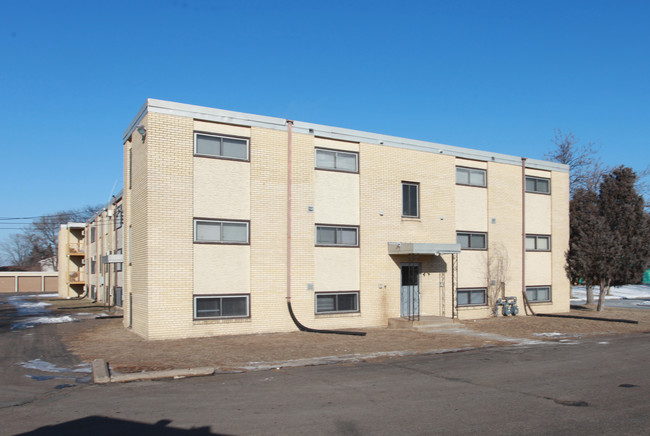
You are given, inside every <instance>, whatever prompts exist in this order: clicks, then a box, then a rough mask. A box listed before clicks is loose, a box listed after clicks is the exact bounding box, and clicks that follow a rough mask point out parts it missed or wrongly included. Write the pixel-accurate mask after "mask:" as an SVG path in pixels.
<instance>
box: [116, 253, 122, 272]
mask: <svg viewBox="0 0 650 436" xmlns="http://www.w3.org/2000/svg"><path fill="white" fill-rule="evenodd" d="M115 254H122V249H121V248H120V249H119V250H115ZM122 265H123V264H122V262H117V263H116V264H115V272H120V271H122Z"/></svg>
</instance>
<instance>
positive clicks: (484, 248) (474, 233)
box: [456, 230, 488, 251]
mask: <svg viewBox="0 0 650 436" xmlns="http://www.w3.org/2000/svg"><path fill="white" fill-rule="evenodd" d="M460 234H463V235H469V243H470V246H469V247H463V246H462V244H461V247H460V249H461V250H473V251H486V250H487V247H488V234H487V232H470V231H466V230H457V231H456V243H457V244H458V235H460ZM472 235H482V236H485V246H484V247H480V248H473V247H472V246H471V244H472Z"/></svg>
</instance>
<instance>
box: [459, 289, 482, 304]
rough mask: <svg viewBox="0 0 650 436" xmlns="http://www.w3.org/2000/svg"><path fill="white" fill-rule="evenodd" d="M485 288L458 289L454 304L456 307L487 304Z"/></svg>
mask: <svg viewBox="0 0 650 436" xmlns="http://www.w3.org/2000/svg"><path fill="white" fill-rule="evenodd" d="M486 294H487V291H486V289H485V288H477V289H458V290H457V291H456V303H457V305H458V306H485V305H486V304H487V297H486Z"/></svg>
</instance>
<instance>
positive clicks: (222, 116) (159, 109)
mask: <svg viewBox="0 0 650 436" xmlns="http://www.w3.org/2000/svg"><path fill="white" fill-rule="evenodd" d="M148 112H152V113H161V114H168V115H177V116H183V117H189V118H193V119H197V120H205V121H213V122H217V123H225V124H235V125H239V126H246V127H264V128H267V129H273V130H282V131H286V130H287V120H286V119H284V118H276V117H269V116H265V115H254V114H247V113H243V112H233V111H227V110H223V109H214V108H208V107H203V106H194V105H190V104H184V103H175V102H171V101H165V100H156V99H153V98H148V99H147V100H146V101H145V103H144V105H142V107H141V108H140V110H139V111H138V113H137V115H136V116H135V118H134V119H133V120H132V121H131V123H130V124H129V126H128V127H127V129H126V131H125V132H124V135H123V136H122V140H123V142H126V141H127V140H128V139H129V138H130V137H131V135H132V134H133V132H134V131H135V129H136V127H137V125H138V124H139V123H140V122H141V121H142V119H143V118H144V116H145V115H146V114H147V113H148ZM293 131H294V132H297V133H304V134H309V135H314V136H318V137H323V138H331V139H338V140H342V141H350V142H364V143H366V144H376V145H380V146H385V147H396V148H404V149H408V150H416V151H423V152H427V153H437V154H446V155H450V156H454V157H459V158H464V159H472V160H478V161H484V162H498V163H504V164H510V165H517V166H521V159H522V158H521V157H520V156H512V155H507V154H500V153H492V152H488V151H481V150H474V149H471V148H463V147H456V146H453V145H444V144H438V143H435V142H427V141H420V140H417V139H407V138H400V137H397V136H389V135H382V134H379V133H370V132H363V131H360V130H352V129H345V128H342V127H331V126H325V125H321V124H313V123H306V122H302V121H294V122H293ZM526 168H533V169H540V170H547V171H562V172H569V166H568V165H564V164H560V163H557V162H550V161H545V160H538V159H527V160H526Z"/></svg>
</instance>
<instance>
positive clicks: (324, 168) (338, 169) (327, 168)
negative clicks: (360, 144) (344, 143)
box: [314, 147, 359, 174]
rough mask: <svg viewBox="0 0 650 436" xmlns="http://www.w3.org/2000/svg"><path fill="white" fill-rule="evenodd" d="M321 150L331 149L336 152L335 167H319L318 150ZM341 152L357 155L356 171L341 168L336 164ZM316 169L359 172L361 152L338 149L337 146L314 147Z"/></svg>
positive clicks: (350, 172)
mask: <svg viewBox="0 0 650 436" xmlns="http://www.w3.org/2000/svg"><path fill="white" fill-rule="evenodd" d="M319 151H329V152H333V153H335V155H334V168H330V167H319V166H318V152H319ZM339 154H350V155H354V157H355V165H354V166H355V169H354V171H350V170H346V169H341V168H338V167H337V166H336V163H337V160H338V155H339ZM314 169H316V170H320V171H334V172H337V173H349V174H359V152H358V151H348V150H337V149H335V148H326V147H315V148H314Z"/></svg>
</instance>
